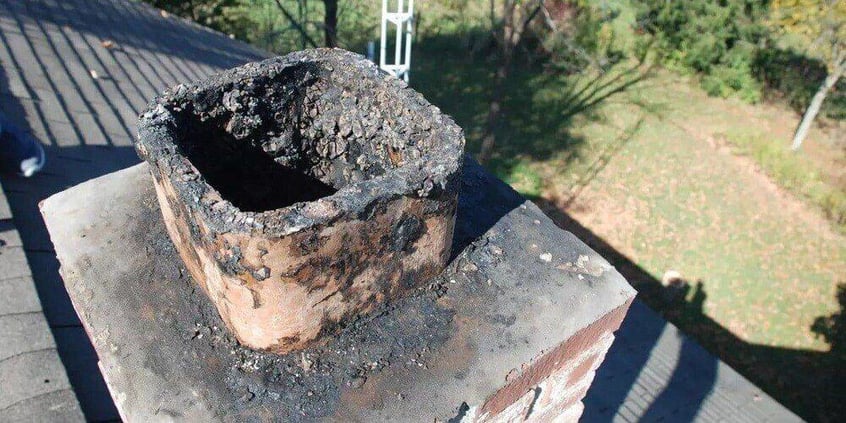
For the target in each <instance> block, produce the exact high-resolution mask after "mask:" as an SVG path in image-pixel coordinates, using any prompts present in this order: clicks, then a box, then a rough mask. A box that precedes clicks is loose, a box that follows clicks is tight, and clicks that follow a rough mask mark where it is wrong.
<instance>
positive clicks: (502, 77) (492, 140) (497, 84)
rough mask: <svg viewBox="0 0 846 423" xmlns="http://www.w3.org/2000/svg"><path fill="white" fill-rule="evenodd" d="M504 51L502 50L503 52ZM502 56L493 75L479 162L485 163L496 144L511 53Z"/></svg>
mask: <svg viewBox="0 0 846 423" xmlns="http://www.w3.org/2000/svg"><path fill="white" fill-rule="evenodd" d="M503 53H504V52H503ZM506 54H507V56H508V57H502V61H501V62H500V64H499V68H498V69H497V71H496V76H494V86H493V90H491V102H490V104H489V106H488V118H487V121H486V125H485V133H484V135H483V136H482V147H481V148H480V150H479V163H481V164H485V162H487V161H488V160H489V159H490V158H491V153H493V148H494V145H495V144H496V130H497V129H498V127H499V121H500V120H501V119H502V101H503V97H504V91H505V81H506V80H507V79H508V68H510V67H511V57H510V56H511V54H510V52H509V53H506Z"/></svg>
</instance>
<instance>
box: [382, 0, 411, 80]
mask: <svg viewBox="0 0 846 423" xmlns="http://www.w3.org/2000/svg"><path fill="white" fill-rule="evenodd" d="M404 6H405V2H404V0H397V10H396V12H388V0H382V38H381V40H380V50H379V53H380V54H379V67H380V68H382V70H384V71H386V72H388V73H390V74H392V75H394V76H396V77H397V78H402V79H404V80H405V81H406V82H408V79H409V76H410V74H411V37H412V28H413V22H414V0H408V8H405V7H404ZM388 22H390V23H392V24H394V25H396V46H395V53H394V57H393V59H394V60H393V63H387V53H388ZM403 46H404V47H405V54H404V55H403Z"/></svg>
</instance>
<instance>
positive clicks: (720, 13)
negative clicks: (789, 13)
mask: <svg viewBox="0 0 846 423" xmlns="http://www.w3.org/2000/svg"><path fill="white" fill-rule="evenodd" d="M765 12H766V11H765V9H764V8H763V7H762V6H761V3H760V2H756V1H750V0H681V1H663V0H650V1H647V2H646V11H645V12H644V13H642V14H641V16H640V19H639V21H640V22H641V25H642V26H643V29H644V30H645V31H646V32H649V33H650V34H652V36H654V37H655V38H656V43H655V48H656V49H657V52H658V54H659V57H661V60H662V61H663V62H664V63H665V64H666V65H667V66H668V67H670V68H673V69H676V70H682V71H685V70H686V71H688V72H695V73H700V74H702V75H703V77H702V79H701V83H702V87H703V88H704V89H705V90H706V91H707V92H708V93H709V94H711V95H716V96H721V97H729V96H732V95H737V96H739V97H740V98H742V99H744V100H746V101H749V102H756V101H759V100H760V98H761V84H760V83H759V82H758V81H757V80H756V79H755V78H754V74H753V72H752V69H753V66H752V65H753V62H754V58H755V52H756V47H755V46H757V45H758V44H759V43H761V42H762V41H764V40H765V38H766V34H767V31H766V27H765V26H764V25H763V24H762V23H761V22H763V18H764V17H765V16H766V14H765Z"/></svg>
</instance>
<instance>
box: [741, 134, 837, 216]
mask: <svg viewBox="0 0 846 423" xmlns="http://www.w3.org/2000/svg"><path fill="white" fill-rule="evenodd" d="M727 138H728V139H729V140H730V144H731V146H732V147H733V150H734V152H735V153H737V154H742V155H746V156H749V157H751V158H753V159H754V160H755V163H757V164H758V165H759V166H761V168H762V169H763V170H764V172H766V173H767V175H769V176H770V177H772V178H773V179H774V180H775V181H776V182H777V183H778V184H779V185H780V186H782V187H784V188H786V189H788V190H790V191H791V192H793V193H794V194H796V195H798V196H801V197H803V198H805V199H806V200H808V201H809V202H810V203H812V204H814V205H816V206H817V207H819V209H820V210H821V211H822V212H823V213H824V214H825V215H826V217H827V218H828V219H829V220H831V221H832V222H833V223H834V224H835V225H837V226H838V228H839V230H841V231H846V189H844V187H842V186H838V184H837V183H836V182H833V181H831V180H830V179H828V178H826V175H824V173H823V172H821V170H820V168H819V166H818V164H817V163H814V162H813V161H811V160H809V159H808V158H807V157H806V156H804V155H802V154H801V153H795V152H792V151H789V150H787V149H786V148H784V143H779V142H774V141H773V140H772V139H770V138H768V137H767V136H766V134H760V133H751V134H750V133H749V131H748V130H744V131H737V132H736V133H730V134H728V137H727Z"/></svg>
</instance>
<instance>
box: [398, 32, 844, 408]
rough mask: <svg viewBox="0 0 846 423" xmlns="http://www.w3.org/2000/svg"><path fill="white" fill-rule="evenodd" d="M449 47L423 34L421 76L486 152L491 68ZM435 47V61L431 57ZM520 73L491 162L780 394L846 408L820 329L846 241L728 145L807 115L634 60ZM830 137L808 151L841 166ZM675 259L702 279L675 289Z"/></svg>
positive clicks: (652, 300)
mask: <svg viewBox="0 0 846 423" xmlns="http://www.w3.org/2000/svg"><path fill="white" fill-rule="evenodd" d="M447 44H448V43H446V42H445V41H444V40H438V39H435V40H431V42H428V41H427V42H422V43H421V44H419V45H420V46H421V47H419V48H420V49H421V50H422V51H420V53H419V55H418V57H421V59H420V60H418V61H417V63H418V64H419V66H421V67H423V69H422V70H420V71H417V73H416V79H415V80H414V82H413V84H412V85H415V86H416V87H417V88H419V89H420V90H421V91H423V92H424V94H425V95H426V96H427V97H428V98H430V99H432V101H433V103H435V104H439V105H440V106H441V107H442V108H443V109H444V110H445V111H446V112H447V113H450V114H452V115H454V116H455V117H456V119H457V121H458V122H459V124H460V125H462V127H464V128H465V129H466V130H467V133H468V141H469V145H470V148H471V149H472V148H475V147H476V146H477V145H478V144H477V142H478V139H479V133H480V131H481V125H482V124H483V123H484V112H485V101H486V99H487V97H486V96H487V94H486V93H487V87H488V83H489V78H490V75H489V74H488V73H487V71H486V70H485V69H484V68H485V66H484V64H485V63H484V59H482V58H480V57H475V58H474V57H472V56H468V55H466V54H450V50H449V49H447V48H445V47H444V46H445V45H447ZM424 46H426V47H424ZM429 49H430V50H429ZM427 54H429V55H431V57H437V61H433V62H436V63H437V64H435V63H431V64H429V65H428V66H430V67H428V68H427V67H426V66H427V64H426V62H427V60H425V59H423V57H427ZM510 84H511V85H510V86H509V90H508V92H509V96H508V98H507V101H506V113H507V115H506V120H507V124H506V125H503V129H502V131H501V134H500V137H499V141H498V142H500V144H499V146H498V147H497V153H496V154H495V155H494V157H495V158H494V160H492V162H491V163H490V164H489V166H490V167H491V168H493V169H494V170H495V171H496V172H498V173H499V174H500V176H502V177H503V178H504V179H506V180H508V181H509V182H511V183H512V184H513V185H514V186H515V187H517V188H518V190H520V191H521V192H523V193H524V194H526V195H529V196H532V197H534V198H535V199H536V201H538V202H539V203H540V204H543V205H544V206H545V207H546V209H547V210H548V211H549V212H555V211H563V212H565V213H566V214H561V216H562V219H564V220H561V221H560V223H561V224H562V226H564V227H567V221H569V222H571V223H572V222H575V223H578V224H579V226H580V227H582V228H587V230H588V231H587V233H586V234H582V233H579V232H578V231H574V232H576V233H577V235H579V236H580V237H583V239H585V237H587V236H590V235H593V238H594V240H595V241H596V242H594V243H592V244H591V245H592V246H593V247H594V248H597V249H599V250H601V251H603V252H604V253H606V254H608V255H610V256H617V257H619V258H620V260H619V262H620V263H622V262H625V263H630V264H631V266H624V267H631V268H633V269H634V268H636V269H642V271H637V272H634V271H633V272H629V273H626V272H624V273H625V274H626V275H627V277H629V280H630V282H631V283H633V284H634V285H635V286H636V287H637V288H638V289H639V290H640V291H641V298H642V299H644V300H646V301H647V302H648V303H649V304H650V305H651V306H652V307H653V308H655V309H657V310H658V311H659V312H661V313H662V314H663V315H664V316H665V317H666V318H668V319H669V320H671V321H672V322H674V323H676V324H678V325H679V327H680V328H681V329H682V330H683V331H684V332H686V333H689V334H691V335H693V336H694V337H695V338H696V339H697V340H698V341H699V342H701V343H702V344H703V345H705V346H706V348H708V349H709V350H710V351H712V352H714V353H716V354H717V355H718V356H720V357H721V358H722V359H724V360H726V362H728V363H729V364H730V365H732V366H733V367H735V368H736V369H738V370H739V371H740V372H741V373H742V374H744V375H745V376H746V377H749V378H750V379H752V380H753V381H754V382H756V383H758V384H759V385H760V386H761V387H763V388H764V389H765V390H766V391H767V392H769V393H771V394H772V395H774V396H775V397H776V399H778V400H780V401H782V402H784V403H785V404H786V405H788V406H789V407H791V408H792V409H794V410H796V411H797V412H799V413H800V415H802V416H803V417H805V418H807V419H810V420H820V421H826V420H833V419H834V418H835V417H836V416H838V415H840V414H842V413H844V410H843V408H842V407H843V399H844V393H846V388H844V387H843V386H841V385H839V384H837V383H836V379H835V375H834V374H833V373H834V372H833V371H832V370H834V369H837V368H843V367H844V363H843V361H842V357H837V355H835V354H828V353H827V351H828V350H829V349H830V346H829V344H828V343H827V342H826V340H825V339H823V338H822V337H820V336H818V335H817V334H816V333H815V332H814V331H812V329H811V328H812V325H814V322H815V321H816V320H817V318H819V317H821V316H829V315H832V314H833V313H837V312H838V310H839V306H838V303H837V301H836V292H835V290H836V286H837V284H838V283H839V282H842V281H843V277H844V276H843V275H846V237H844V236H843V235H842V234H841V233H840V232H838V231H837V230H835V229H834V227H833V225H832V224H831V223H830V222H829V221H828V220H826V219H825V218H824V217H823V216H822V215H821V213H820V212H818V210H817V209H816V208H815V207H814V206H809V205H808V204H807V203H806V202H805V201H802V200H800V199H798V198H797V197H796V196H795V195H793V194H791V193H788V192H787V191H785V190H783V189H782V188H780V187H779V186H778V185H777V184H775V183H773V181H772V180H770V179H769V178H768V177H767V176H765V175H763V174H762V172H761V171H759V170H758V166H757V165H756V163H755V162H754V161H753V160H751V159H747V158H744V157H738V156H735V155H734V154H733V153H732V151H733V148H732V147H730V146H731V145H732V138H733V137H737V136H743V135H746V134H750V133H751V134H753V135H755V136H766V137H769V138H770V139H771V140H773V142H782V143H784V145H785V146H786V145H787V143H788V140H789V138H790V137H789V133H790V131H791V130H792V129H790V128H793V127H794V126H795V124H796V122H797V120H798V116H796V115H795V113H793V112H790V111H789V109H787V108H786V107H781V106H778V105H767V106H749V105H745V104H742V103H740V102H739V101H735V100H723V99H714V98H709V97H707V95H705V93H704V92H702V91H701V89H699V88H698V87H697V85H696V84H695V82H693V81H690V80H687V79H685V78H681V77H677V76H675V75H673V74H670V73H669V72H666V71H663V70H655V69H650V68H648V67H645V66H634V65H627V64H623V65H618V67H617V68H616V69H613V70H612V71H611V72H608V73H607V74H605V75H601V76H598V77H596V76H594V77H591V76H587V75H575V76H566V75H550V74H549V73H548V72H544V71H543V70H542V69H532V68H531V67H524V68H522V69H518V70H517V71H516V72H515V73H514V77H513V78H512V79H511V81H510ZM832 134H836V132H835V131H829V132H828V133H825V132H820V131H815V132H813V133H812V135H811V138H810V139H809V143H808V150H809V151H808V153H807V154H808V157H810V159H809V160H813V161H814V162H815V163H818V165H817V166H819V167H820V168H822V169H823V173H825V174H827V175H832V176H831V177H836V174H837V172H838V171H840V168H838V166H840V163H842V161H841V159H839V158H838V157H840V158H842V157H843V153H842V147H840V146H837V145H836V144H835V143H834V142H832V141H830V140H829V137H831V136H835V135H832ZM565 218H566V219H565ZM568 229H570V228H568ZM589 243H590V242H589ZM603 247H604V248H603ZM620 265H621V264H618V266H620ZM670 270H673V271H676V272H678V273H679V274H680V275H681V277H682V278H683V279H684V280H686V281H689V282H688V286H689V287H690V288H693V287H694V286H698V287H699V288H698V289H688V290H687V291H686V292H683V293H682V295H683V297H682V298H677V299H675V300H673V299H670V300H668V298H667V296H666V295H665V294H664V293H663V292H664V291H663V290H662V289H661V288H660V282H658V281H660V280H661V278H662V276H663V275H664V274H665V272H667V271H670ZM696 292H707V297H704V298H703V297H695V293H696ZM700 295H701V294H700ZM694 302H698V304H697V306H695V307H694V306H691V304H693V303H694ZM821 387H825V388H821ZM820 400H822V403H820V402H819V401H820Z"/></svg>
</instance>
